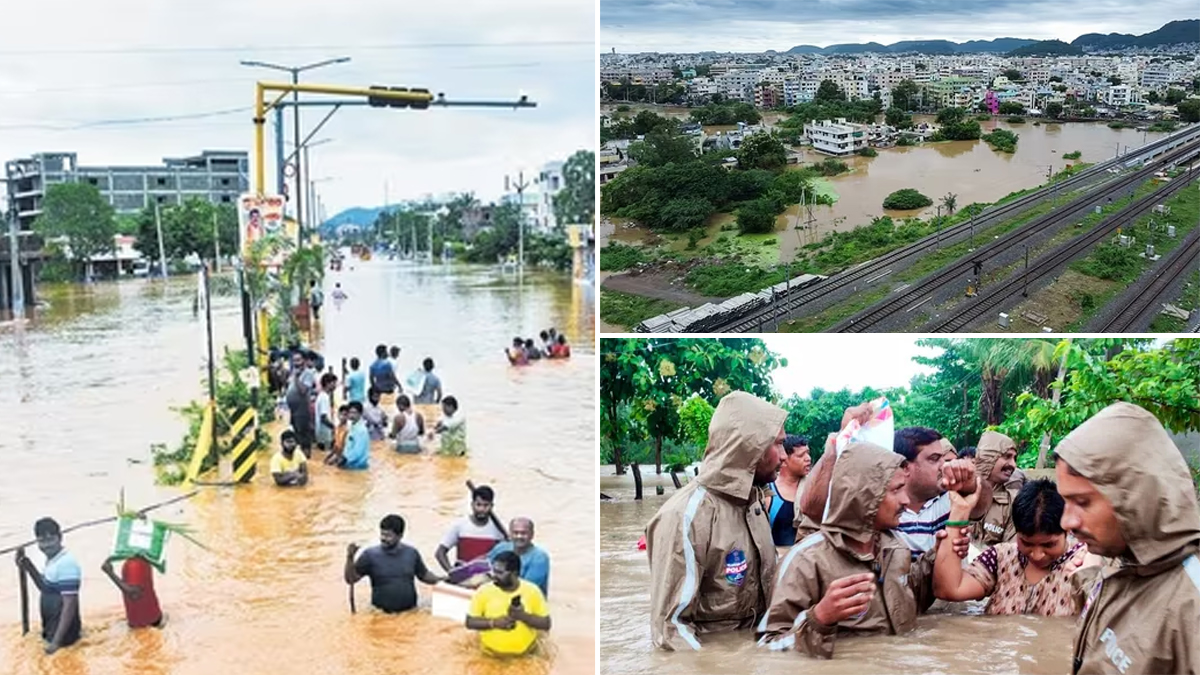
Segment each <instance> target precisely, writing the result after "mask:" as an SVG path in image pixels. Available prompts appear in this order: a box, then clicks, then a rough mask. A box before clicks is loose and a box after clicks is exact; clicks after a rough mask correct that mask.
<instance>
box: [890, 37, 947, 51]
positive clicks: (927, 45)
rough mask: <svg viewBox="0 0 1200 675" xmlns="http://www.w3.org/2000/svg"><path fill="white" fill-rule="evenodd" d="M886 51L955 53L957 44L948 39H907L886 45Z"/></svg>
mask: <svg viewBox="0 0 1200 675" xmlns="http://www.w3.org/2000/svg"><path fill="white" fill-rule="evenodd" d="M887 48H888V51H890V52H893V53H896V54H901V53H904V52H916V53H918V54H957V53H958V45H957V44H955V43H953V42H950V41H949V40H908V41H905V42H896V43H893V44H890V45H888V46H887Z"/></svg>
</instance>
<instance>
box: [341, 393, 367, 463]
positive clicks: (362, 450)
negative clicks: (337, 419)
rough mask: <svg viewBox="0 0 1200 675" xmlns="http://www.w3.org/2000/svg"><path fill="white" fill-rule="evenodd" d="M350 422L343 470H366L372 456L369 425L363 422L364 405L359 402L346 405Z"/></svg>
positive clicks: (343, 453)
mask: <svg viewBox="0 0 1200 675" xmlns="http://www.w3.org/2000/svg"><path fill="white" fill-rule="evenodd" d="M346 407H347V409H348V410H347V415H346V416H347V417H348V418H349V420H350V433H349V434H347V435H346V448H345V449H344V450H343V451H342V457H343V459H344V462H343V463H342V464H341V468H343V469H365V468H367V466H368V464H369V461H370V456H371V436H370V433H369V432H368V431H367V423H366V422H363V421H362V414H363V405H362V403H359V402H358V401H351V402H349V403H347V404H346Z"/></svg>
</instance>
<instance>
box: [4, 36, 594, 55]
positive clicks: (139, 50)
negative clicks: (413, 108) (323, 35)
mask: <svg viewBox="0 0 1200 675" xmlns="http://www.w3.org/2000/svg"><path fill="white" fill-rule="evenodd" d="M594 44H595V43H594V42H592V41H590V40H546V41H541V42H529V41H518V42H429V43H424V44H380V45H359V44H340V45H274V46H265V47H264V46H262V45H241V46H229V47H217V46H208V47H199V46H196V47H124V48H113V49H99V48H97V49H12V50H8V49H6V50H0V57H3V56H57V55H63V56H66V55H100V54H111V55H123V54H188V53H213V54H220V53H231V52H235V53H239V54H255V53H260V52H298V51H318V50H325V51H335V50H355V51H366V50H381V51H382V50H412V49H486V48H491V47H574V46H582V45H589V46H592V45H594Z"/></svg>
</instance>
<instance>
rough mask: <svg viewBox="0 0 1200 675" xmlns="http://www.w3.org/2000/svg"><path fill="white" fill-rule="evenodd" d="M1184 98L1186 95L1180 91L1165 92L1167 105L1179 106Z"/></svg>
mask: <svg viewBox="0 0 1200 675" xmlns="http://www.w3.org/2000/svg"><path fill="white" fill-rule="evenodd" d="M1185 98H1187V94H1186V93H1184V91H1183V90H1182V89H1174V88H1172V89H1168V90H1167V105H1179V103H1180V102H1181V101H1183V100H1184V99H1185Z"/></svg>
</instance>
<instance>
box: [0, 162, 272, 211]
mask: <svg viewBox="0 0 1200 675" xmlns="http://www.w3.org/2000/svg"><path fill="white" fill-rule="evenodd" d="M249 161H250V160H249V156H248V155H247V153H245V152H241V151H217V150H205V151H203V152H202V153H200V154H199V155H197V156H195V157H185V158H182V159H164V160H163V165H162V166H80V165H79V163H78V158H77V155H76V153H74V152H44V153H38V154H35V155H33V156H32V157H28V158H22V159H15V160H10V161H9V162H7V163H6V164H5V167H6V173H7V177H8V196H9V199H11V200H13V202H14V204H15V206H16V208H17V219H18V222H19V223H20V225H21V227H22V229H27V228H28V227H29V226H32V224H33V221H34V220H35V219H36V218H37V217H38V216H39V215H41V213H42V200H43V199H44V198H45V195H46V190H47V189H48V188H49V187H50V186H51V185H54V184H56V183H88V184H91V185H94V186H96V189H98V190H99V191H100V194H101V195H102V196H103V197H104V198H105V200H106V201H108V203H109V204H111V205H112V207H113V209H114V210H116V212H117V213H133V212H136V211H140V210H142V209H144V208H146V207H147V206H150V205H153V204H163V205H168V204H181V203H183V202H184V201H185V200H187V199H191V198H197V199H202V200H205V201H208V202H212V203H214V204H233V203H236V202H237V198H238V195H240V194H241V193H243V192H246V191H247V190H249V189H250V184H249V175H248V174H249Z"/></svg>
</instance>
